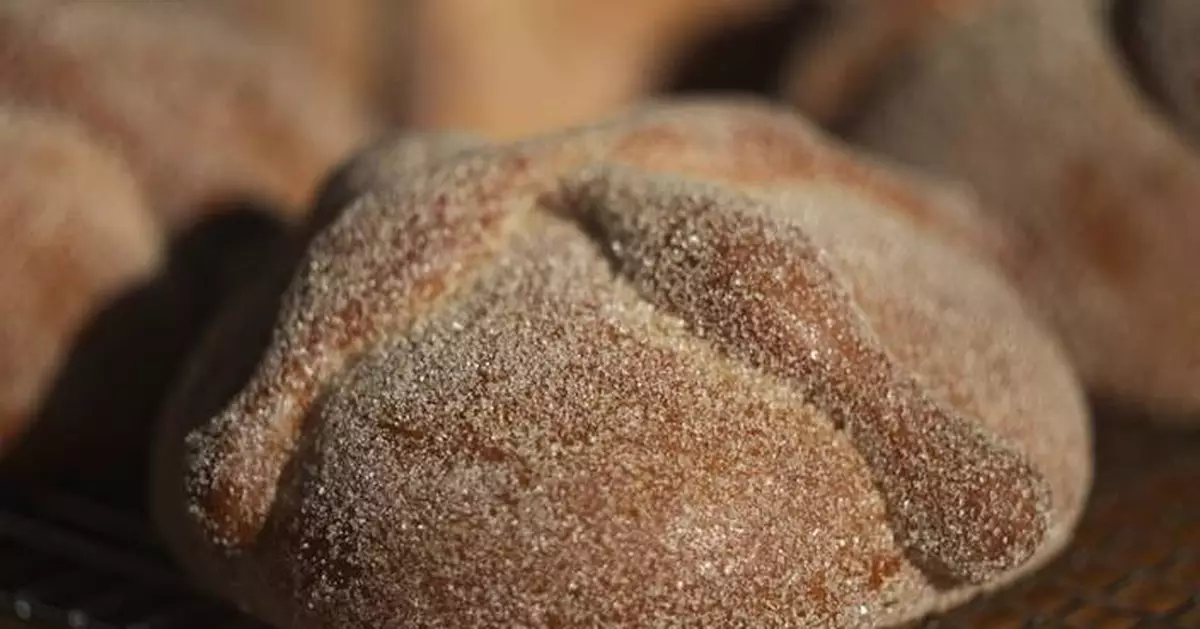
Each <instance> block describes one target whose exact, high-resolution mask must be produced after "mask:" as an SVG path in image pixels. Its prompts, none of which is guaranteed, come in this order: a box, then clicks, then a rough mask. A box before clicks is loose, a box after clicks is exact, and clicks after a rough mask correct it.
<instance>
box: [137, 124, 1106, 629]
mask: <svg viewBox="0 0 1200 629" xmlns="http://www.w3.org/2000/svg"><path fill="white" fill-rule="evenodd" d="M748 130H753V131H754V133H747V131H748ZM431 142H432V144H431V145H430V150H429V151H424V152H423V151H417V152H416V154H418V155H424V156H425V157H419V158H417V159H415V160H413V161H409V160H404V159H401V160H399V162H398V163H399V164H401V166H398V167H397V168H396V169H395V171H394V173H395V174H394V176H393V177H392V178H386V177H385V178H384V179H387V181H386V182H384V181H380V183H378V184H367V185H365V186H364V188H363V191H362V192H361V194H360V195H359V196H358V197H357V199H355V200H353V201H350V202H348V203H346V204H345V205H344V207H343V208H342V210H341V212H340V213H338V214H337V216H336V217H335V218H332V222H331V223H330V224H329V226H328V227H327V228H325V229H324V230H322V231H320V232H319V233H318V234H317V235H316V237H315V239H314V240H313V241H312V243H311V244H310V245H309V247H308V250H307V253H306V254H305V256H304V258H303V260H302V261H301V262H300V263H299V265H298V266H297V269H296V272H295V275H294V278H295V279H294V280H293V283H292V285H291V288H290V289H289V290H288V292H287V294H286V296H285V298H284V300H283V305H282V306H281V307H280V308H279V309H278V312H277V313H276V312H258V313H248V315H247V316H259V317H264V316H265V317H275V321H276V327H275V331H274V333H273V337H272V339H271V340H270V343H269V344H268V345H267V347H266V350H265V353H264V358H263V359H262V360H261V361H260V362H259V364H258V367H257V368H256V371H255V374H254V375H253V377H252V378H251V379H250V382H249V383H248V384H247V385H246V386H245V387H243V388H241V390H240V391H228V392H227V393H229V394H231V395H233V399H232V400H231V401H230V402H229V403H228V404H227V405H226V406H225V408H224V410H222V411H221V412H219V413H217V414H216V415H215V416H211V415H209V414H208V413H207V412H205V413H201V414H200V415H198V416H194V415H189V413H190V412H193V411H191V409H190V407H191V406H196V405H197V404H198V403H196V402H195V401H194V400H192V398H194V396H195V394H193V393H190V392H189V387H185V388H184V389H183V391H182V392H181V394H180V399H181V400H184V401H185V402H183V403H181V405H182V408H177V409H175V411H174V414H175V418H174V420H173V421H176V422H184V423H185V424H188V425H190V424H192V423H194V424H195V427H194V428H193V429H191V430H190V432H189V431H188V429H187V428H186V427H185V428H183V429H180V430H178V431H176V432H177V433H179V434H184V433H186V435H187V436H186V438H184V437H182V436H181V437H178V439H175V440H169V441H168V442H167V443H165V444H164V447H165V448H167V449H168V450H169V449H172V448H174V449H175V454H170V455H169V456H166V459H168V460H177V461H178V463H176V464H175V465H178V469H179V471H180V475H181V476H182V478H178V479H177V480H176V483H177V485H176V486H174V487H167V488H166V489H165V490H163V491H164V492H165V495H163V496H160V498H159V504H160V510H165V512H164V513H162V514H160V517H161V519H162V521H163V522H164V523H166V525H167V527H168V532H169V533H170V534H171V535H172V536H173V538H174V539H175V540H176V541H175V544H176V546H177V549H179V550H180V552H182V553H183V554H184V556H185V558H188V556H189V555H190V559H189V561H190V562H191V563H192V565H193V566H196V567H197V570H198V571H202V572H204V573H205V575H206V578H207V580H209V581H210V582H212V583H213V585H214V586H215V587H217V588H218V589H220V590H222V591H224V592H225V593H226V594H227V595H230V596H233V597H234V598H235V599H236V600H238V601H239V602H241V603H242V604H243V605H244V606H246V607H247V608H248V609H251V610H252V611H254V612H255V613H257V614H259V615H261V616H263V617H264V618H266V619H268V620H270V621H272V622H276V623H278V624H282V625H288V626H298V627H334V626H336V627H387V626H494V625H513V624H524V625H534V626H574V625H596V624H606V623H607V624H618V625H636V626H665V625H671V624H679V623H685V624H696V623H703V624H715V625H744V624H748V623H749V624H756V625H758V626H794V625H808V626H873V625H874V624H876V623H879V622H885V621H890V620H903V619H906V618H912V617H913V616H915V615H917V614H920V613H922V612H923V611H927V610H929V609H930V608H931V607H934V606H937V605H944V604H949V603H950V602H953V601H954V600H958V599H961V598H962V597H963V596H966V595H968V594H969V593H970V592H972V591H974V590H973V586H972V584H976V583H989V582H994V581H995V580H997V579H1000V580H1003V579H1006V578H1011V576H1012V575H1013V574H1015V571H1016V570H1020V569H1028V568H1029V567H1031V566H1034V565H1037V564H1038V563H1040V562H1041V561H1044V560H1045V557H1046V556H1047V555H1048V554H1049V553H1052V552H1053V551H1054V550H1055V549H1056V548H1058V547H1059V546H1060V545H1061V544H1062V542H1063V541H1064V540H1065V538H1066V536H1067V534H1068V533H1069V531H1070V529H1071V527H1072V526H1073V522H1074V519H1075V517H1076V516H1077V514H1078V510H1079V508H1080V505H1081V503H1082V499H1083V496H1084V494H1085V492H1086V486H1087V482H1088V479H1089V474H1088V471H1087V470H1088V463H1087V454H1086V448H1087V443H1088V438H1087V430H1086V423H1085V421H1084V417H1083V413H1082V408H1081V403H1080V400H1079V395H1078V391H1077V390H1076V387H1075V384H1074V382H1073V381H1072V379H1071V377H1070V375H1069V372H1068V371H1067V370H1066V369H1065V367H1064V365H1063V361H1062V357H1061V356H1060V355H1059V352H1058V350H1057V348H1056V347H1055V346H1054V344H1053V342H1052V341H1050V340H1049V339H1048V338H1047V337H1046V336H1045V334H1044V333H1043V332H1042V331H1041V330H1040V329H1039V328H1038V327H1037V326H1036V325H1035V324H1033V323H1031V322H1030V321H1029V320H1028V318H1027V317H1026V316H1025V315H1024V313H1023V311H1022V308H1021V306H1020V304H1019V302H1018V301H1017V300H1016V298H1015V297H1014V296H1013V294H1012V291H1011V289H1009V288H1008V287H1007V286H1006V285H1005V284H1004V283H1003V282H1002V281H1001V280H999V278H998V277H997V276H996V272H995V271H994V270H993V268H992V267H991V266H990V265H989V263H987V262H984V261H981V260H979V259H976V258H975V257H973V254H972V253H971V252H972V251H973V247H974V245H975V244H976V242H977V241H975V240H974V239H973V237H972V236H971V234H973V233H974V232H973V231H972V230H970V229H967V228H965V226H966V221H968V220H969V216H970V212H969V211H963V210H962V209H961V208H956V209H954V210H950V209H948V206H950V205H952V204H953V203H952V202H951V201H950V199H951V196H946V195H938V194H931V193H926V192H924V190H923V189H922V188H921V187H920V186H913V185H909V184H906V183H904V181H903V180H902V178H897V177H896V176H894V175H892V174H890V173H887V172H885V171H882V170H880V171H878V172H877V171H876V168H877V167H875V166H872V165H870V164H867V163H866V162H855V161H854V160H853V158H852V157H850V156H848V155H847V154H845V153H844V152H842V151H841V150H840V149H836V148H835V147H833V146H832V145H831V144H829V143H828V141H825V140H821V139H820V138H819V136H818V135H817V134H816V133H815V132H813V131H811V130H810V129H808V128H807V127H806V126H805V125H804V124H803V123H802V122H800V121H798V120H796V119H794V118H792V117H791V116H789V115H787V114H784V113H780V112H775V111H773V110H770V109H767V108H764V107H761V106H757V105H751V104H737V103H725V104H720V103H718V104H678V105H668V104H664V105H658V106H656V107H652V108H650V109H648V110H646V111H642V112H634V113H630V114H628V115H627V116H624V117H622V118H620V119H617V120H614V121H609V122H606V123H602V124H598V125H596V126H593V127H588V128H583V129H576V130H571V131H568V132H564V133H563V134H561V135H559V136H551V137H546V138H537V139H533V140H530V141H527V142H523V143H520V144H515V145H509V146H500V147H476V148H471V149H469V150H465V151H463V152H461V153H455V154H454V155H452V156H449V157H446V158H444V159H443V158H442V157H437V155H444V154H442V153H439V151H438V150H437V149H436V148H433V147H434V146H436V143H437V142H438V140H437V139H436V138H435V139H432V140H431ZM659 143H663V145H664V146H665V147H666V150H657V149H656V146H657V145H658V144H659ZM409 148H412V147H409ZM384 153H385V154H386V153H387V151H384ZM806 153H807V154H809V157H810V159H807V160H805V159H803V157H804V155H805V154H806ZM397 154H411V153H406V150H405V149H404V148H403V147H401V148H400V149H399V150H398V153H397ZM785 158H787V159H785ZM847 163H853V164H855V169H854V170H853V171H852V172H853V173H854V176H853V177H852V176H849V175H848V174H847V172H848V171H847V170H846V164H847ZM734 166H737V167H738V168H729V167H734ZM363 168H366V171H363V172H368V174H369V173H370V172H372V171H373V172H374V173H375V174H374V175H369V177H374V176H378V175H379V174H380V173H383V172H386V171H387V170H388V167H386V166H379V165H378V164H375V165H365V166H363ZM351 179H353V177H351ZM881 189H882V190H887V191H889V192H888V193H887V194H884V193H881ZM334 198H335V199H336V195H335V197H334ZM897 199H903V200H904V201H905V202H903V203H902V202H898V201H897ZM942 206H947V207H942ZM889 242H893V243H896V244H895V245H894V246H892V245H890V244H889ZM864 246H866V247H868V248H867V249H861V247H864ZM906 248H908V249H906ZM908 273H912V274H913V277H912V278H911V281H910V283H911V285H912V286H913V287H916V288H919V289H920V291H919V292H917V293H915V294H914V293H911V292H910V291H909V290H907V289H906V288H905V287H904V286H901V285H897V283H896V282H895V281H893V275H896V276H898V277H901V278H903V276H904V274H908ZM864 290H865V291H868V292H869V294H870V295H873V297H870V298H868V297H867V296H864V295H863V294H860V291H864ZM963 293H965V294H966V295H963ZM889 315H895V319H894V320H891V321H886V319H888V318H889ZM956 318H961V319H962V320H964V321H967V320H971V321H972V323H973V324H978V326H981V327H983V328H984V329H986V330H987V333H986V334H982V335H978V336H975V335H973V332H971V330H972V329H974V327H975V326H974V325H968V326H960V325H959V324H958V322H957V321H956ZM939 320H941V321H944V322H945V323H946V325H947V337H945V338H939V336H938V333H937V332H936V331H929V329H930V328H935V327H936V326H935V325H933V324H935V323H936V322H937V321H939ZM229 325H231V326H232V327H233V328H236V326H237V325H238V323H237V322H236V321H233V322H231V323H230V324H229ZM882 332H886V334H883V333H882ZM216 338H217V339H218V340H219V338H220V336H217V337H216ZM217 353H219V352H217ZM220 369H221V361H220V360H214V361H213V362H210V363H208V364H206V363H205V362H204V360H201V362H200V363H199V365H198V367H197V370H196V377H195V378H194V380H193V382H192V384H191V385H190V388H197V387H200V388H202V387H203V386H205V385H204V382H205V379H206V378H209V379H211V378H212V377H213V376H211V375H206V372H214V371H219V370H220ZM964 374H971V376H972V378H973V380H972V382H971V383H970V384H964V383H960V382H959V381H960V380H961V379H962V377H963V375H964ZM204 404H209V402H204ZM200 406H202V407H203V404H201V405H200ZM1039 441H1040V442H1041V443H1042V444H1045V445H1038V443H1039ZM1064 453H1067V456H1066V457H1065V458H1066V459H1067V463H1066V464H1065V465H1064V464H1063V463H1062V460H1063V458H1064ZM168 465H170V463H168ZM184 514H186V515H184ZM187 540H194V541H199V542H200V544H201V547H196V545H194V544H189V543H188V541H187ZM218 582H219V584H218ZM254 583H259V585H252V584H254Z"/></svg>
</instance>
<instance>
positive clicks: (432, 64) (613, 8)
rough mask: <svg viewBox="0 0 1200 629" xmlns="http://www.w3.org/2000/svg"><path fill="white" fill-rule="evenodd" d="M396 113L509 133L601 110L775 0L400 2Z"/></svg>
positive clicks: (637, 92) (434, 124)
mask: <svg viewBox="0 0 1200 629" xmlns="http://www.w3.org/2000/svg"><path fill="white" fill-rule="evenodd" d="M407 4H408V5H410V6H411V11H412V13H411V15H412V18H411V19H412V20H413V26H414V28H413V29H412V30H411V33H412V37H413V38H414V41H413V44H412V46H413V48H412V54H413V55H414V60H415V63H414V65H413V66H412V75H411V77H410V78H411V82H410V84H409V85H408V87H407V89H408V97H409V101H408V102H407V104H406V116H405V120H407V121H408V122H409V123H410V124H411V125H412V126H414V127H416V128H419V129H436V130H451V131H468V132H471V133H476V134H479V135H481V136H484V137H488V138H492V139H495V140H511V139H516V138H520V137H523V136H528V135H532V134H537V133H546V132H550V131H553V130H556V129H559V128H561V127H563V126H568V125H577V124H583V123H586V122H588V121H591V120H594V119H597V118H598V117H602V116H608V115H612V114H614V113H616V112H618V111H620V110H622V109H625V108H626V107H628V106H630V105H631V104H633V103H635V102H637V101H639V100H641V99H642V98H644V97H645V96H646V95H647V94H649V93H651V92H654V91H656V90H657V89H659V88H660V87H661V86H662V84H663V83H664V82H665V81H666V79H667V76H668V74H669V72H670V71H671V70H672V68H673V66H674V65H675V64H677V63H679V61H680V56H681V54H682V53H683V51H684V49H685V48H686V46H687V45H688V44H690V43H692V42H694V41H695V40H697V39H699V38H701V37H702V36H703V35H705V34H707V33H710V32H713V31H716V30H717V29H719V28H722V27H728V26H730V25H733V24H737V23H740V22H743V21H746V20H748V19H751V18H754V17H757V16H761V15H765V14H769V13H770V12H771V11H773V10H776V9H778V8H779V7H781V6H783V5H784V4H785V3H784V2H783V0H649V1H647V0H612V1H604V2H597V1H595V0H511V1H509V2H478V1H476V0H409V2H408V3H407Z"/></svg>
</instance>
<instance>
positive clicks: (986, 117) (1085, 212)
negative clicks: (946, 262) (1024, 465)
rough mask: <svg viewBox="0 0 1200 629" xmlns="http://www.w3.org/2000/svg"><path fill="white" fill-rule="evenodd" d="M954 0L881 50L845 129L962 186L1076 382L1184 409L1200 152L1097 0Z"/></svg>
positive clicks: (1120, 397)
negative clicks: (884, 54) (1124, 54)
mask: <svg viewBox="0 0 1200 629" xmlns="http://www.w3.org/2000/svg"><path fill="white" fill-rule="evenodd" d="M909 1H911V2H921V1H923V0H909ZM963 2H964V3H965V4H964V6H965V5H971V9H972V10H970V11H963V12H962V13H960V14H958V18H959V19H947V20H944V21H940V22H938V23H937V24H938V26H936V27H932V28H930V29H928V30H927V31H926V32H925V36H924V37H921V38H918V39H917V40H915V41H913V42H911V45H908V46H906V47H904V48H903V49H902V50H900V51H893V53H894V54H892V55H891V56H890V57H888V59H887V61H888V62H889V63H888V66H887V67H886V68H885V69H884V70H885V71H884V72H883V74H885V78H884V79H883V80H880V81H878V82H876V83H875V84H874V85H872V86H871V88H870V90H869V91H870V97H869V98H867V99H866V100H865V101H864V102H863V103H861V106H860V107H858V108H857V109H855V110H854V111H852V112H851V115H849V117H848V119H849V122H847V123H846V125H845V134H846V137H847V138H848V139H850V140H852V141H853V142H854V143H856V144H858V145H861V146H862V147H863V148H864V149H870V150H873V151H877V152H879V153H881V154H883V155H885V156H887V157H888V158H891V159H896V160H898V161H900V162H903V163H906V164H909V165H911V166H913V167H916V168H919V169H922V170H924V171H926V172H930V173H932V174H935V175H937V176H942V177H946V178H947V179H951V180H955V181H959V182H963V183H965V184H969V185H971V186H972V187H973V188H974V189H975V190H976V191H977V193H978V195H979V197H980V200H981V202H982V205H983V208H984V209H985V210H986V211H987V212H988V213H989V214H990V215H991V216H992V218H994V219H995V220H996V221H997V222H999V223H1002V224H1004V225H1006V227H1007V229H1008V231H1009V233H1010V234H1011V236H1012V239H1013V242H1014V246H1013V249H1014V253H1013V254H1012V255H1011V257H1010V259H1009V261H1008V263H1007V270H1008V274H1009V275H1010V277H1011V278H1013V280H1014V281H1015V283H1016V284H1017V285H1018V288H1019V290H1020V291H1021V292H1022V293H1023V295H1024V296H1025V297H1026V298H1027V299H1028V301H1030V302H1031V303H1032V304H1033V305H1034V306H1035V308H1036V309H1037V310H1038V311H1039V313H1040V314H1041V315H1043V316H1044V317H1045V318H1046V319H1048V320H1049V321H1050V322H1052V324H1053V327H1054V328H1055V329H1056V331H1057V332H1058V334H1059V335H1060V336H1061V337H1062V339H1063V341H1064V344H1065V345H1066V347H1067V349H1068V352H1069V354H1070V355H1071V357H1072V358H1073V360H1074V363H1075V366H1076V367H1077V369H1078V370H1079V371H1080V372H1081V374H1082V377H1083V379H1084V380H1085V382H1086V383H1087V384H1088V385H1090V387H1091V388H1092V389H1093V390H1094V391H1095V392H1096V393H1098V394H1100V395H1101V396H1103V397H1107V398H1114V399H1115V400H1116V401H1119V402H1123V403H1127V404H1134V405H1137V406H1138V407H1139V408H1142V409H1148V410H1151V411H1154V412H1155V413H1156V415H1157V416H1159V417H1162V418H1167V419H1175V418H1178V419H1179V420H1180V421H1188V420H1192V421H1194V420H1195V419H1196V418H1198V417H1200V387H1197V386H1196V384H1197V383H1198V382H1200V283H1197V282H1196V281H1195V278H1194V269H1195V268H1196V267H1197V264H1198V263H1200V212H1197V211H1196V206H1197V204H1200V156H1198V155H1197V154H1196V153H1195V152H1194V150H1193V147H1191V146H1189V144H1188V143H1187V142H1186V141H1184V139H1182V137H1181V136H1179V135H1178V134H1177V133H1176V132H1175V131H1176V130H1175V129H1173V128H1172V127H1171V125H1170V124H1168V123H1166V121H1165V120H1164V119H1163V118H1162V117H1160V116H1159V115H1158V114H1157V112H1155V111H1154V109H1153V107H1152V106H1151V104H1150V103H1149V102H1148V101H1147V100H1146V98H1145V96H1144V95H1143V94H1142V93H1140V91H1139V89H1138V87H1137V85H1136V84H1135V83H1134V81H1133V80H1131V77H1130V75H1129V73H1128V72H1127V69H1126V68H1125V67H1124V64H1123V63H1122V60H1121V58H1120V56H1119V52H1118V51H1117V50H1116V47H1115V38H1114V37H1113V35H1112V33H1111V31H1110V30H1109V28H1108V18H1109V15H1110V14H1109V9H1110V8H1111V7H1110V4H1111V3H1110V2H1106V1H1104V0H1062V1H1056V2H1043V1H1042V0H973V1H972V0H963ZM1144 4H1146V5H1147V6H1149V5H1152V4H1160V3H1144ZM1163 4H1165V3H1163ZM1172 54H1174V49H1173V53H1172ZM800 76H803V73H802V72H801V74H800Z"/></svg>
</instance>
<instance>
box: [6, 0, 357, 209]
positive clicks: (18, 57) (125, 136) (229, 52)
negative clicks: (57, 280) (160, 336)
mask: <svg viewBox="0 0 1200 629" xmlns="http://www.w3.org/2000/svg"><path fill="white" fill-rule="evenodd" d="M209 17H210V16H206V15H203V14H202V13H197V12H195V11H188V10H187V7H184V6H178V5H173V4H162V5H159V4H158V3H124V2H42V1H40V0H14V1H13V2H5V3H3V6H0V54H2V55H3V57H4V59H5V63H4V64H3V66H2V67H0V89H2V90H3V91H4V92H5V93H6V94H7V95H8V96H9V97H10V98H13V99H16V100H18V101H19V102H21V103H26V104H29V105H33V106H39V107H47V108H51V109H55V110H58V111H61V112H64V113H65V114H68V115H70V116H71V117H74V118H76V119H78V120H79V121H80V122H81V123H83V124H84V125H85V126H87V127H88V128H89V130H90V131H91V132H92V133H93V134H94V135H95V136H96V137H98V138H101V139H102V141H105V142H110V143H112V144H113V145H115V146H116V147H117V148H118V149H119V150H120V152H121V154H122V156H123V157H124V158H125V160H126V161H127V162H128V163H129V164H130V168H131V170H132V171H133V173H134V175H135V176H136V177H137V178H138V179H139V181H140V182H141V183H142V185H143V187H144V189H145V190H146V195H147V198H148V200H149V203H150V205H151V207H152V208H153V209H154V210H155V211H156V212H157V213H159V215H160V216H162V217H163V218H164V219H165V221H166V222H167V223H168V224H169V225H171V226H172V227H179V226H181V225H186V224H189V223H190V222H191V220H192V218H193V217H194V215H195V213H197V212H200V211H203V210H206V209H207V208H209V207H210V206H212V205H214V204H221V203H229V202H231V201H245V200H252V201H267V202H270V203H277V204H280V205H282V206H284V207H286V208H287V209H288V210H290V211H291V212H292V213H293V214H294V213H296V212H297V211H298V208H300V207H302V206H303V205H305V204H307V203H308V202H309V200H310V197H311V195H312V194H313V192H314V191H315V190H314V189H315V187H316V185H317V184H318V183H319V178H320V177H321V176H322V174H323V173H324V171H325V170H326V169H328V168H330V167H331V166H333V165H334V164H335V163H336V162H337V161H339V160H341V159H343V158H344V156H345V154H346V153H347V152H348V151H350V150H351V149H352V148H354V146H355V144H357V142H359V141H360V138H361V136H362V133H363V132H364V130H365V123H364V121H363V120H362V119H361V117H360V115H359V113H358V112H356V111H355V110H354V109H353V107H352V106H351V105H350V104H349V103H348V102H347V101H346V100H345V99H344V94H343V93H342V92H340V91H339V90H337V89H336V88H331V87H330V86H329V84H328V83H325V82H322V81H320V80H318V79H317V78H314V77H313V76H311V75H309V74H306V73H305V72H304V70H303V68H302V67H300V64H298V63H296V61H295V59H294V58H291V57H289V56H288V55H287V54H286V53H284V52H282V51H280V50H278V49H277V48H271V47H269V46H266V45H258V44H255V43H254V41H253V40H252V39H251V38H249V37H246V36H245V34H244V33H242V32H240V31H237V30H236V29H234V28H232V27H230V26H229V25H226V24H222V23H220V22H218V21H215V20H212V19H208V18H209Z"/></svg>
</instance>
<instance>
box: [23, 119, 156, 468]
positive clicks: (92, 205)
mask: <svg viewBox="0 0 1200 629" xmlns="http://www.w3.org/2000/svg"><path fill="white" fill-rule="evenodd" d="M161 247H162V237H161V236H160V234H159V232H158V230H157V228H156V226H155V223H154V220H153V218H152V217H151V215H150V213H149V211H148V210H147V208H146V207H145V203H144V201H143V199H142V196H141V193H140V191H139V190H138V187H137V184H136V182H135V181H134V178H133V176H132V175H130V173H129V171H128V170H127V169H126V167H125V164H124V162H122V161H121V159H120V157H119V156H117V155H115V154H113V152H112V151H109V150H107V149H106V147H104V146H102V145H101V144H99V143H98V142H97V141H96V140H95V138H92V137H90V136H89V135H88V134H87V133H86V131H84V130H83V129H81V128H80V127H79V125H77V124H75V123H73V122H72V121H70V120H68V119H64V118H62V117H60V116H56V115H53V114H48V113H45V112H39V111H33V110H28V109H24V108H20V107H15V106H12V105H9V104H3V103H0V456H2V455H3V454H4V453H5V452H6V451H9V450H11V448H12V446H13V445H14V443H15V442H16V441H17V440H18V439H19V437H20V435H21V434H22V433H24V432H25V431H26V430H27V429H28V428H29V424H30V422H32V421H34V419H35V417H36V416H37V414H38V411H39V409H40V408H41V406H42V404H43V403H44V402H45V398H46V395H47V394H48V393H49V390H50V389H51V387H52V385H53V383H54V381H55V378H56V376H57V374H58V371H59V369H60V368H61V366H62V364H63V362H64V361H65V360H66V358H67V354H68V352H69V350H70V348H71V345H72V342H73V341H74V339H75V336H76V335H77V334H78V333H79V332H80V330H81V329H82V328H83V326H84V325H85V323H86V322H87V321H88V320H89V318H90V317H91V316H93V315H94V314H95V313H96V312H98V311H99V310H101V309H102V308H104V307H105V306H106V305H108V303H109V302H111V301H112V300H113V299H115V298H117V297H118V295H120V294H121V292H122V291H124V290H127V289H129V288H131V287H132V286H134V285H135V284H137V283H138V282H140V281H143V280H145V279H147V278H148V277H149V276H150V275H151V274H152V273H153V272H154V271H155V270H156V268H157V266H158V264H159V262H160V260H161ZM95 421H104V418H100V417H97V418H95ZM70 437H71V436H70V435H63V436H62V438H63V439H64V440H69V439H70Z"/></svg>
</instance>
